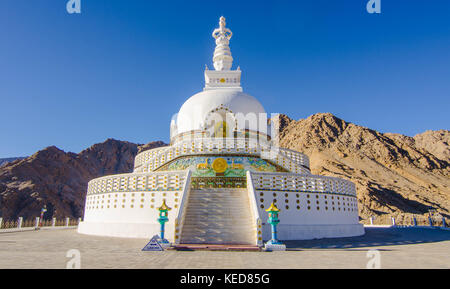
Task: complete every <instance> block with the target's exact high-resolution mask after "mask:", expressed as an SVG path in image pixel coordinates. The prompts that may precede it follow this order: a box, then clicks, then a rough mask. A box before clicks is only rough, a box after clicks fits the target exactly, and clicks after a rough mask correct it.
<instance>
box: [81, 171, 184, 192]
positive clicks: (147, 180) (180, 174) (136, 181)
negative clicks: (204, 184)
mask: <svg viewBox="0 0 450 289" xmlns="http://www.w3.org/2000/svg"><path fill="white" fill-rule="evenodd" d="M185 178H186V171H170V172H154V173H151V174H149V173H131V174H120V175H112V176H105V177H101V178H97V179H93V180H91V181H90V182H89V183H88V190H87V195H92V194H98V193H112V192H139V191H180V190H181V189H182V187H183V184H184V183H185Z"/></svg>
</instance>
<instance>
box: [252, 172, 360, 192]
mask: <svg viewBox="0 0 450 289" xmlns="http://www.w3.org/2000/svg"><path fill="white" fill-rule="evenodd" d="M251 176H252V181H253V185H254V189H255V190H277V191H299V192H323V193H333V194H340V195H347V196H353V197H356V189H355V185H354V184H353V183H352V182H350V181H347V180H343V179H339V178H334V177H325V176H316V175H297V174H291V173H259V172H252V174H251Z"/></svg>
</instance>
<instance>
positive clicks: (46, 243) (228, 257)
mask: <svg viewBox="0 0 450 289" xmlns="http://www.w3.org/2000/svg"><path fill="white" fill-rule="evenodd" d="M147 242H148V241H147V240H143V239H123V238H110V237H96V236H87V235H81V234H78V233H77V232H76V230H75V229H67V230H40V231H26V232H13V233H0V268H66V264H67V262H68V261H69V260H70V259H71V258H68V257H66V254H67V251H69V250H71V249H77V250H79V252H80V254H81V268H182V269H197V268H229V269H240V268H245V269H247V268H248V269H257V268H258V269H264V268H366V264H367V262H368V261H369V260H370V259H371V258H368V257H367V252H368V250H373V249H377V250H378V251H379V253H380V262H381V263H380V265H381V268H450V231H444V230H440V229H421V228H366V235H365V236H361V237H353V238H340V239H323V240H311V241H289V242H286V244H287V246H288V251H285V252H211V251H164V252H142V251H141V249H142V248H143V247H144V246H145V244H146V243H147Z"/></svg>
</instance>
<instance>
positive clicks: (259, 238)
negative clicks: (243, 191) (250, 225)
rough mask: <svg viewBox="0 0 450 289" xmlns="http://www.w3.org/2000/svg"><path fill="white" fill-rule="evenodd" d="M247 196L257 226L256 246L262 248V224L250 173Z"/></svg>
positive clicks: (248, 174)
mask: <svg viewBox="0 0 450 289" xmlns="http://www.w3.org/2000/svg"><path fill="white" fill-rule="evenodd" d="M247 194H248V200H249V203H250V210H251V212H252V218H253V222H254V224H255V232H256V236H255V237H256V240H255V241H256V245H257V246H260V247H261V246H262V245H263V241H262V222H261V218H260V217H259V210H258V205H257V203H256V196H255V188H254V186H253V180H252V174H251V173H250V171H247Z"/></svg>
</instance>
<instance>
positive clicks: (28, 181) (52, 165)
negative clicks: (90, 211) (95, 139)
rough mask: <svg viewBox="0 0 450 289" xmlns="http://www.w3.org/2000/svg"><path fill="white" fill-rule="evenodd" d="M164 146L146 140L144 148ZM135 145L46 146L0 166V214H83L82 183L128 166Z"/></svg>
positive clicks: (115, 142)
mask: <svg viewBox="0 0 450 289" xmlns="http://www.w3.org/2000/svg"><path fill="white" fill-rule="evenodd" d="M163 145H165V144H164V143H163V142H160V141H158V142H151V143H149V144H146V145H145V146H144V147H145V149H150V148H154V147H159V146H163ZM138 150H139V145H137V144H134V143H130V142H126V141H118V140H114V139H108V140H106V141H105V142H103V143H99V144H95V145H93V146H91V147H90V148H88V149H86V150H83V151H82V152H80V153H79V154H75V153H70V152H68V153H66V152H64V151H62V150H60V149H58V148H57V147H54V146H51V147H47V148H45V149H43V150H41V151H38V152H37V153H35V154H34V155H32V156H30V157H27V158H25V159H23V160H16V161H13V162H10V163H7V164H5V165H3V166H1V167H0V216H1V217H3V218H4V219H15V218H17V217H19V216H21V217H24V218H31V217H36V216H39V214H40V210H41V208H42V207H43V206H44V205H46V206H47V209H48V211H47V213H46V214H45V216H44V217H46V218H50V217H57V218H63V217H72V218H78V217H82V216H83V210H84V201H85V197H86V189H87V183H88V182H89V181H90V180H91V179H94V178H97V177H100V176H105V175H111V174H119V173H127V172H131V171H132V170H133V165H134V157H135V156H136V154H137V152H138Z"/></svg>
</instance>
